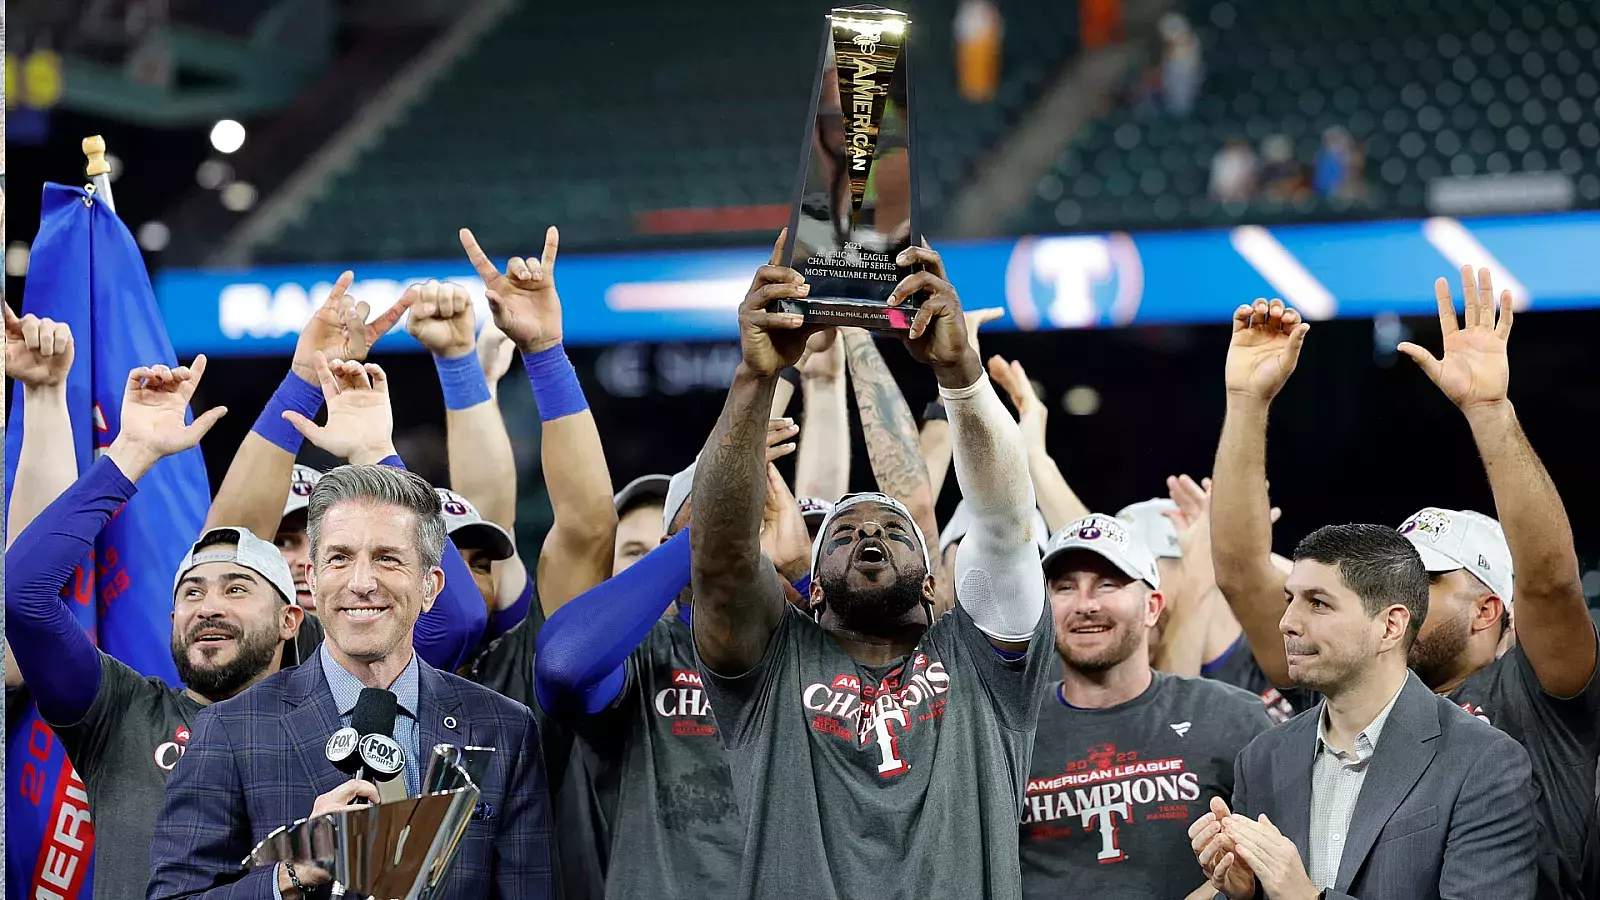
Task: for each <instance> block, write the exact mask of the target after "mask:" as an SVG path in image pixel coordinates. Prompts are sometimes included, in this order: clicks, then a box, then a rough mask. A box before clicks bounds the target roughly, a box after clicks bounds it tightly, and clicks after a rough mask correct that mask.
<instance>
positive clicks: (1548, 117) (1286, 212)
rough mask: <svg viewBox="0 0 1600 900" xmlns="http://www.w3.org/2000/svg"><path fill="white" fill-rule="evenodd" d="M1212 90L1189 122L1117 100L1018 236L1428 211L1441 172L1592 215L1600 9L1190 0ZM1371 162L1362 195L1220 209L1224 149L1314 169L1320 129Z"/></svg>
mask: <svg viewBox="0 0 1600 900" xmlns="http://www.w3.org/2000/svg"><path fill="white" fill-rule="evenodd" d="M1188 13H1189V16H1190V19H1191V21H1192V22H1193V24H1194V27H1195V30H1196V33H1197V35H1198V36H1199V39H1200V44H1201V47H1202V53H1203V58H1204V61H1205V70H1206V75H1205V83H1204V88H1203V90H1202V93H1201V97H1200V99H1199V102H1198V103H1197V104H1196V106H1195V109H1194V111H1193V112H1192V113H1191V114H1190V115H1189V116H1188V117H1186V118H1179V117H1177V116H1174V115H1172V114H1170V113H1168V112H1166V111H1164V110H1162V109H1159V108H1157V106H1156V104H1145V105H1141V106H1140V107H1139V108H1137V109H1133V108H1129V107H1127V106H1122V107H1119V108H1117V109H1114V110H1112V111H1110V112H1108V113H1106V114H1105V115H1103V116H1101V117H1100V118H1099V119H1098V120H1097V121H1095V122H1093V123H1091V124H1089V125H1088V126H1086V127H1084V128H1083V129H1082V130H1081V131H1080V133H1079V134H1078V135H1076V137H1075V138H1074V140H1073V141H1072V143H1071V145H1070V146H1068V147H1067V148H1066V149H1065V150H1064V151H1063V153H1062V154H1061V156H1060V157H1059V158H1058V159H1057V161H1056V163H1055V165H1054V167H1053V168H1052V171H1051V172H1050V173H1049V174H1047V175H1045V176H1044V177H1043V178H1041V179H1040V181H1039V183H1038V185H1037V186H1036V189H1035V192H1034V196H1033V198H1032V200H1031V201H1030V203H1029V204H1028V205H1027V207H1026V208H1025V209H1020V210H1018V212H1017V215H1016V216H1015V217H1014V219H1013V220H1012V222H1010V223H1009V225H1010V228H1011V230H1015V231H1021V232H1031V231H1058V230H1061V229H1063V228H1065V229H1071V230H1103V229H1135V228H1170V227H1189V226H1195V225H1232V224H1238V223H1240V222H1258V221H1261V222H1270V221H1276V220H1282V219H1285V218H1291V217H1292V218H1305V217H1308V216H1310V217H1315V218H1324V219H1338V218H1347V217H1362V218H1370V217H1372V216H1375V215H1379V216H1410V215H1424V214H1426V212H1427V210H1426V207H1425V203H1426V196H1427V187H1428V182H1429V181H1430V180H1432V179H1434V178H1437V177H1440V176H1448V175H1458V176H1459V175H1486V174H1505V173H1511V172H1560V173H1563V174H1565V175H1567V176H1568V177H1569V178H1571V179H1572V181H1573V184H1574V187H1575V189H1576V190H1575V195H1576V196H1575V200H1576V203H1577V204H1579V205H1581V206H1585V207H1595V206H1600V152H1597V151H1600V125H1597V124H1596V122H1597V121H1600V101H1597V96H1596V95H1597V94H1600V80H1597V77H1596V73H1597V72H1600V46H1597V45H1600V5H1596V4H1594V3H1586V2H1579V0H1327V2H1319V3H1279V2H1272V0H1194V2H1192V3H1190V4H1189V5H1188ZM1332 126H1341V127H1343V128H1344V129H1346V130H1347V131H1348V132H1349V133H1350V134H1351V136H1352V137H1354V138H1355V140H1356V141H1357V142H1359V143H1360V144H1361V145H1362V146H1363V148H1364V150H1365V153H1366V163H1365V166H1364V169H1363V172H1362V178H1363V180H1364V182H1365V184H1366V186H1367V189H1366V193H1365V196H1362V197H1359V198H1354V199H1350V200H1342V201H1341V200H1328V199H1309V200H1306V201H1292V202H1274V201H1272V200H1270V199H1267V198H1260V197H1258V198H1257V199H1255V200H1253V201H1252V202H1249V203H1239V204H1219V203H1216V202H1213V201H1212V200H1211V199H1210V198H1209V197H1208V195H1207V191H1208V187H1209V176H1210V170H1211V162H1212V158H1213V156H1215V154H1216V152H1217V151H1218V150H1219V149H1220V148H1221V147H1222V145H1223V144H1224V143H1226V142H1227V141H1228V140H1229V139H1231V138H1235V137H1239V138H1244V139H1245V140H1247V141H1249V142H1250V144H1251V145H1252V147H1253V148H1254V149H1255V150H1256V152H1257V153H1258V154H1259V153H1260V149H1261V142H1262V141H1263V140H1265V139H1266V138H1267V137H1269V136H1271V135H1274V134H1281V135H1283V136H1285V137H1287V138H1288V139H1289V140H1290V141H1291V142H1292V145H1293V150H1294V156H1295V159H1296V160H1297V161H1298V162H1299V163H1301V164H1303V165H1307V166H1309V165H1310V164H1311V163H1312V161H1313V160H1314V159H1315V157H1316V154H1317V150H1318V148H1319V146H1320V144H1321V140H1322V134H1323V132H1324V130H1325V129H1327V128H1329V127H1332Z"/></svg>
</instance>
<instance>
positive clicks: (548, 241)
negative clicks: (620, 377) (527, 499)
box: [461, 226, 765, 613]
mask: <svg viewBox="0 0 1600 900" xmlns="http://www.w3.org/2000/svg"><path fill="white" fill-rule="evenodd" d="M559 244H560V235H559V234H558V233H557V231H556V229H555V227H554V226H551V227H550V228H549V229H548V230H547V231H546V232H545V239H544V254H543V256H542V257H537V258H536V257H531V256H530V257H528V258H527V259H523V258H521V257H517V256H513V257H511V259H510V260H509V261H508V262H507V263H506V271H505V272H504V273H503V274H502V273H501V272H500V270H499V269H497V268H496V267H495V265H494V263H492V262H490V261H489V257H488V256H487V255H486V254H485V253H484V252H483V249H482V248H480V247H479V246H478V242H477V240H476V239H474V238H473V236H472V232H471V231H468V230H467V229H465V228H463V229H461V246H462V247H463V248H464V249H465V250H466V251H467V259H468V260H469V261H471V263H472V266H473V268H474V269H476V270H477V271H478V276H479V277H480V278H482V279H483V283H484V285H485V286H486V288H487V289H488V297H489V309H490V310H491V311H492V312H493V313H494V322H495V325H496V326H498V327H499V328H500V330H501V331H503V332H505V334H506V336H507V337H509V338H511V340H512V341H513V342H515V343H516V345H517V349H518V350H520V351H522V365H523V368H525V369H526V370H527V372H528V381H529V382H530V383H531V384H532V385H533V399H534V401H535V402H536V403H537V404H538V406H539V419H540V421H541V422H542V423H543V427H542V429H541V432H540V435H541V436H540V441H539V458H540V464H541V465H542V466H543V467H544V483H545V490H546V491H547V492H549V494H550V509H551V512H552V514H553V516H554V519H553V521H552V522H551V525H550V532H549V534H547V535H545V539H544V546H543V547H542V548H541V549H540V551H539V564H538V567H537V569H536V572H535V578H536V579H537V581H538V587H539V602H540V603H541V604H542V605H543V606H544V609H545V612H547V613H550V612H554V611H555V610H557V609H559V608H560V607H561V606H562V604H564V603H566V602H567V601H568V600H571V599H572V598H573V597H576V596H577V595H579V594H581V593H583V592H584V591H586V590H588V589H589V588H592V587H594V586H595V585H597V584H599V583H600V582H602V581H605V580H606V579H607V578H609V577H611V562H612V545H613V543H614V542H615V540H616V535H617V510H616V507H614V506H613V505H612V497H611V473H610V472H609V471H608V470H607V469H606V455H605V448H604V447H602V446H601V445H600V431H599V429H598V428H596V427H595V423H594V414H593V413H591V412H589V403H588V401H587V400H585V399H584V396H583V386H582V385H580V384H579V383H578V374H577V372H575V371H573V368H572V363H571V362H569V361H568V360H567V351H566V349H565V348H564V347H563V345H562V343H561V298H560V297H559V296H558V295H557V294H556V282H555V265H556V253H557V250H558V247H559ZM763 412H764V411H763ZM763 418H765V415H763Z"/></svg>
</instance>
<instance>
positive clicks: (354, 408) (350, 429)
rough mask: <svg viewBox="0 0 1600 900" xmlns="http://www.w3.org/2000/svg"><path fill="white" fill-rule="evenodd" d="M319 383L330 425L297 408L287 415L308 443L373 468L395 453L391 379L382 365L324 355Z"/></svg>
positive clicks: (319, 363) (318, 359) (319, 366)
mask: <svg viewBox="0 0 1600 900" xmlns="http://www.w3.org/2000/svg"><path fill="white" fill-rule="evenodd" d="M313 362H314V364H315V365H316V371H317V383H318V384H320V385H322V400H323V403H324V404H326V406H327V408H328V423H327V424H326V425H318V424H317V423H315V422H313V421H311V420H310V419H308V418H306V417H305V416H302V415H300V414H299V413H297V412H295V411H294V410H284V412H283V417H284V418H285V419H287V420H289V424H290V425H293V426H294V428H295V430H296V431H298V432H300V433H301V434H302V435H304V436H305V438H306V440H308V441H310V442H311V443H313V444H315V445H317V446H318V447H320V448H322V449H323V450H325V451H327V452H329V453H331V454H333V455H334V456H337V457H339V458H340V459H343V460H346V461H347V462H350V463H353V464H355V465H372V464H374V463H377V462H379V461H380V460H382V459H384V458H385V457H388V456H391V455H393V454H394V437H393V435H394V411H393V410H392V409H391V408H390V406H389V377H388V376H387V375H385V374H384V372H383V369H382V368H380V367H379V366H378V365H377V364H376V363H365V364H362V363H358V362H355V361H353V360H342V359H336V360H332V361H331V362H330V361H329V360H328V358H327V357H325V356H323V355H322V354H321V353H318V354H317V355H316V357H315V358H314V360H313Z"/></svg>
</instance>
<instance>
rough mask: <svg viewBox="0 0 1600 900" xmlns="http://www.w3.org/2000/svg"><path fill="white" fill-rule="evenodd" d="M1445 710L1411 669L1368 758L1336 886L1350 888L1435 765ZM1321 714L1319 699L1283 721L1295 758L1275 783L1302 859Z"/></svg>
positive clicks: (1288, 833)
mask: <svg viewBox="0 0 1600 900" xmlns="http://www.w3.org/2000/svg"><path fill="white" fill-rule="evenodd" d="M1440 709H1441V707H1440V705H1439V698H1438V697H1437V696H1435V694H1434V693H1433V691H1430V690H1428V686H1427V685H1425V684H1423V683H1422V680H1421V679H1420V678H1418V677H1417V676H1416V673H1414V672H1409V671H1408V672H1407V673H1406V680H1405V684H1404V685H1402V686H1401V688H1400V697H1399V699H1397V700H1396V701H1395V704H1394V709H1393V710H1391V711H1390V713H1389V720H1388V721H1387V722H1385V723H1384V726H1383V733H1382V734H1381V735H1380V736H1379V737H1378V746H1377V747H1376V748H1375V749H1374V750H1373V753H1372V757H1371V759H1370V761H1369V763H1368V768H1367V777H1366V779H1365V780H1364V781H1363V782H1362V783H1361V795H1360V796H1359V797H1357V799H1356V809H1355V814H1354V815H1353V816H1351V819H1350V833H1349V834H1348V835H1347V837H1346V840H1345V845H1344V855H1343V856H1342V857H1341V858H1340V860H1339V876H1338V878H1336V879H1335V881H1334V889H1335V890H1337V891H1348V890H1349V889H1350V883H1351V882H1353V881H1354V880H1355V877H1356V873H1357V872H1359V871H1360V870H1361V864H1362V863H1363V862H1365V861H1366V858H1367V854H1369V853H1371V852H1372V847H1373V845H1374V844H1375V843H1377V840H1378V833H1379V832H1381V831H1382V830H1383V826H1384V825H1387V824H1388V822H1389V819H1390V818H1391V817H1393V815H1394V813H1395V810H1397V809H1399V808H1400V804H1401V803H1403V802H1405V799H1406V797H1407V796H1409V795H1410V793H1411V790H1412V788H1414V787H1416V785H1417V782H1418V781H1419V780H1421V778H1422V775H1423V773H1424V772H1426V771H1427V770H1428V766H1429V765H1431V764H1432V762H1433V758H1434V755H1435V754H1436V753H1437V752H1438V746H1437V744H1435V743H1434V739H1435V738H1438V737H1439V735H1440V734H1441V733H1442V731H1441V728H1440V723H1439V713H1440ZM1321 716H1322V704H1318V705H1317V706H1316V707H1315V708H1313V709H1310V710H1307V711H1306V712H1305V713H1304V714H1302V715H1299V716H1296V717H1295V718H1294V719H1293V720H1291V721H1289V722H1287V723H1285V724H1284V725H1283V726H1282V727H1283V729H1284V731H1285V735H1284V738H1285V741H1286V743H1287V744H1288V745H1289V747H1290V752H1289V753H1288V754H1287V759H1289V760H1293V761H1294V762H1293V763H1292V764H1287V765H1283V766H1281V767H1279V768H1278V777H1277V778H1276V779H1275V785H1274V787H1275V788H1276V789H1277V790H1278V791H1279V792H1280V796H1281V797H1283V798H1284V801H1285V802H1283V804H1282V805H1281V807H1280V808H1281V809H1282V810H1283V812H1284V821H1283V822H1282V823H1281V824H1280V825H1279V827H1280V829H1281V830H1282V831H1283V834H1284V836H1285V837H1287V838H1289V839H1290V840H1292V841H1294V843H1295V846H1296V847H1298V848H1299V849H1300V858H1301V859H1302V860H1304V859H1307V858H1309V857H1308V855H1307V846H1308V844H1309V843H1310V834H1311V823H1310V816H1311V766H1312V762H1313V761H1314V760H1315V758H1316V752H1317V722H1318V721H1319V720H1320V717H1321Z"/></svg>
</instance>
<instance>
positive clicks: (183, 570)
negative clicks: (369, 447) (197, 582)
mask: <svg viewBox="0 0 1600 900" xmlns="http://www.w3.org/2000/svg"><path fill="white" fill-rule="evenodd" d="M296 468H300V467H299V466H297V467H296ZM312 471H315V470H312ZM291 496H293V495H292V494H291ZM229 544H232V545H233V546H231V547H229V546H227V545H229ZM214 562H226V563H233V564H234V565H237V566H243V567H244V568H246V569H249V570H250V571H252V572H254V573H256V574H257V575H260V576H261V577H262V578H265V579H266V580H267V583H268V584H270V585H272V588H273V590H275V591H277V592H278V596H280V597H282V598H283V600H284V602H286V603H288V604H289V605H290V606H299V605H300V601H299V599H298V598H297V596H296V594H295V590H294V575H292V574H291V573H290V572H289V563H288V562H286V561H284V558H283V554H282V553H279V552H278V548H277V547H275V546H273V545H272V544H270V543H268V542H267V541H264V540H262V539H261V538H259V537H256V535H255V533H254V532H252V531H251V530H250V529H248V528H240V527H238V526H235V525H220V526H218V527H216V528H211V529H208V530H207V531H206V532H205V533H204V534H202V535H200V539H199V540H197V541H195V542H194V544H193V545H191V546H190V547H189V552H188V553H186V554H184V557H183V561H182V562H180V563H178V572H177V574H176V575H174V576H172V596H173V598H174V601H176V598H177V596H178V585H179V584H181V583H182V582H183V576H185V575H187V574H189V572H190V571H191V570H193V569H194V568H196V567H197V566H203V565H205V564H206V563H214ZM283 644H284V646H283V664H284V665H285V666H292V665H295V664H297V663H299V662H300V649H299V648H300V645H299V644H297V643H296V642H295V639H294V638H290V639H289V640H287V641H284V642H283Z"/></svg>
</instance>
